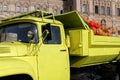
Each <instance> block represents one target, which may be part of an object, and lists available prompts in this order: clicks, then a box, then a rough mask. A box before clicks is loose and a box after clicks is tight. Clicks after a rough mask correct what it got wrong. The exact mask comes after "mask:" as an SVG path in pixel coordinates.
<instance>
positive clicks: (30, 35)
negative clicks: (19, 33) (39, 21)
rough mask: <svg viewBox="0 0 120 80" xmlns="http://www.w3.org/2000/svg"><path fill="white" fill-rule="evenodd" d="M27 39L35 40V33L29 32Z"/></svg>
mask: <svg viewBox="0 0 120 80" xmlns="http://www.w3.org/2000/svg"><path fill="white" fill-rule="evenodd" d="M27 37H28V38H29V39H30V40H33V38H34V32H33V31H28V34H27Z"/></svg>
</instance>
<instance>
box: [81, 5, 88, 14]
mask: <svg viewBox="0 0 120 80" xmlns="http://www.w3.org/2000/svg"><path fill="white" fill-rule="evenodd" d="M82 13H87V5H86V4H82Z"/></svg>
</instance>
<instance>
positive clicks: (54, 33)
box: [42, 26, 61, 44]
mask: <svg viewBox="0 0 120 80" xmlns="http://www.w3.org/2000/svg"><path fill="white" fill-rule="evenodd" d="M45 30H46V28H45V26H42V33H44V31H45ZM50 30H51V31H50V32H49V33H48V34H47V35H46V36H47V37H46V38H45V40H44V41H43V43H44V44H61V35H60V28H59V27H57V26H50Z"/></svg>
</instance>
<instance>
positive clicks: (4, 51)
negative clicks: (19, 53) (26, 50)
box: [0, 47, 10, 54]
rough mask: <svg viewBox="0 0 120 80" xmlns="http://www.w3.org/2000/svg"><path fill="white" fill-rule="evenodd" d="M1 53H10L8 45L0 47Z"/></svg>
mask: <svg viewBox="0 0 120 80" xmlns="http://www.w3.org/2000/svg"><path fill="white" fill-rule="evenodd" d="M1 53H10V48H9V47H0V54H1Z"/></svg>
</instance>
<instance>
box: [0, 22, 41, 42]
mask: <svg viewBox="0 0 120 80" xmlns="http://www.w3.org/2000/svg"><path fill="white" fill-rule="evenodd" d="M25 23H30V24H33V25H34V26H35V28H36V30H35V32H34V33H35V35H36V36H35V37H34V42H33V43H34V44H37V43H39V35H38V28H37V24H35V23H32V22H18V23H11V24H7V25H4V26H1V27H0V29H2V28H3V29H5V28H7V27H15V26H16V27H18V25H20V24H25ZM12 25H13V26H12ZM0 42H3V41H0ZM17 42H23V43H29V42H24V41H19V40H18V39H17Z"/></svg>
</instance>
